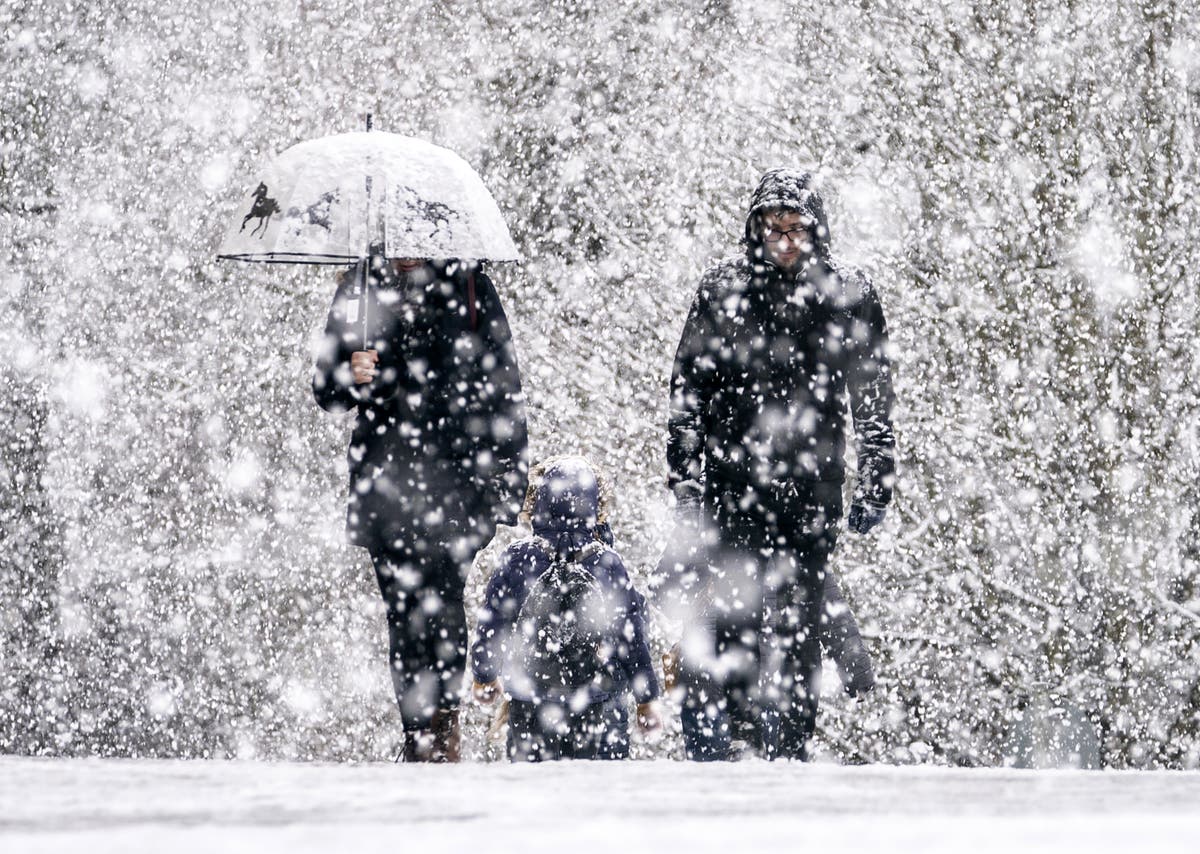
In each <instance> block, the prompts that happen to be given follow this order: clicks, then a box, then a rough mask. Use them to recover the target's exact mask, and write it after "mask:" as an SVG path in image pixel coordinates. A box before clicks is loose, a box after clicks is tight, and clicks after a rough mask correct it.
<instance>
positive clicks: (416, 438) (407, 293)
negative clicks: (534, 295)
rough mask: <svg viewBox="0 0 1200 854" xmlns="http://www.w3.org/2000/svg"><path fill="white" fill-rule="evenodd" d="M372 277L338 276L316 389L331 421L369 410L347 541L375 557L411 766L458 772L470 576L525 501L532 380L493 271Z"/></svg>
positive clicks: (434, 266) (445, 266)
mask: <svg viewBox="0 0 1200 854" xmlns="http://www.w3.org/2000/svg"><path fill="white" fill-rule="evenodd" d="M371 268H372V269H371V270H370V271H369V282H368V284H367V287H366V288H363V287H361V285H360V282H361V281H362V278H361V276H360V275H355V274H354V273H352V272H348V273H345V274H343V275H342V276H340V277H339V286H338V289H337V293H336V295H335V297H334V300H333V306H332V308H331V310H330V312H329V318H328V321H327V323H326V327H325V337H324V341H323V344H322V346H321V349H320V352H319V354H318V357H317V363H316V370H315V372H314V376H313V394H314V396H315V397H316V400H317V403H318V404H320V405H321V407H322V408H323V409H325V410H327V411H330V412H343V411H347V410H350V409H355V410H357V423H356V425H355V428H354V433H353V435H352V437H351V440H350V447H349V452H348V458H349V466H350V500H349V509H348V513H347V532H348V534H349V537H350V541H351V543H352V544H354V545H357V546H362V547H364V548H366V549H367V550H368V551H369V552H370V554H371V561H372V563H373V564H374V567H375V577H376V580H377V581H378V583H379V590H380V593H381V594H382V595H383V599H384V602H385V604H386V606H387V624H388V646H389V655H390V661H391V675H392V684H393V687H394V690H395V694H396V701H397V703H398V704H399V706H400V712H401V717H402V720H403V722H404V758H405V761H410V762H414V761H443V762H454V761H457V759H458V754H459V724H458V705H459V699H460V692H461V687H462V680H463V673H464V670H465V666H466V650H467V624H466V615H465V612H464V606H463V585H464V579H465V578H466V573H467V570H468V569H469V568H470V565H471V561H472V559H473V558H474V555H475V552H476V551H477V550H478V549H479V548H480V547H481V546H482V545H484V544H485V543H486V542H487V541H488V540H490V539H491V537H492V534H493V533H494V532H495V528H496V525H497V524H511V523H513V522H514V521H515V520H516V517H517V513H518V512H519V510H520V505H521V500H522V499H523V497H524V494H525V482H526V460H525V454H526V429H525V411H524V401H523V398H522V396H521V382H520V376H519V374H518V371H517V361H516V355H515V353H514V350H513V345H512V338H511V335H510V332H509V327H508V322H507V320H506V319H505V316H504V311H503V309H502V308H501V306H500V300H499V297H498V296H497V294H496V290H495V288H494V287H493V286H492V282H491V280H490V279H489V278H488V277H487V275H485V274H484V273H483V272H482V271H481V270H480V269H479V267H478V265H476V264H475V263H473V262H466V261H458V260H450V261H446V260H437V261H431V260H418V259H399V260H390V261H389V260H386V259H383V258H381V257H378V256H375V257H373V258H372V260H371ZM364 312H365V318H366V333H365V334H366V340H365V342H364Z"/></svg>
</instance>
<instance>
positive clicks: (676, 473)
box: [667, 280, 720, 498]
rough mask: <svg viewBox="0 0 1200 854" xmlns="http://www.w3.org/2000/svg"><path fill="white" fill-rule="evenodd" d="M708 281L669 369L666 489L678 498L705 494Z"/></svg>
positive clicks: (710, 375)
mask: <svg viewBox="0 0 1200 854" xmlns="http://www.w3.org/2000/svg"><path fill="white" fill-rule="evenodd" d="M708 285H709V283H708V281H707V280H705V281H701V283H700V287H699V288H698V289H697V291H696V298H695V299H694V300H693V301H692V308H691V311H689V312H688V318H687V322H686V323H684V326H683V335H682V336H681V337H680V339H679V347H678V348H677V349H676V351H675V364H674V367H673V368H672V370H671V401H670V415H669V417H668V421H667V484H668V486H670V488H671V491H672V492H674V493H675V495H676V497H677V498H684V497H688V496H696V497H698V496H700V495H701V494H703V491H704V443H705V439H706V436H705V428H704V422H705V418H704V415H705V410H706V409H707V408H708V402H709V400H710V399H711V397H712V394H713V390H714V385H715V376H716V368H717V356H718V353H717V348H718V347H719V346H720V343H719V339H718V337H717V333H716V317H715V315H714V306H713V305H712V298H711V292H710V289H709V286H708Z"/></svg>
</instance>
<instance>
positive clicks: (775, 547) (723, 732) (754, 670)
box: [681, 483, 842, 760]
mask: <svg viewBox="0 0 1200 854" xmlns="http://www.w3.org/2000/svg"><path fill="white" fill-rule="evenodd" d="M712 503H713V504H714V505H715V507H714V509H713V513H712V516H713V522H714V524H715V526H716V529H717V545H716V547H715V548H714V549H713V550H712V551H711V552H710V553H709V554H708V556H707V561H706V562H707V568H708V572H709V578H708V579H706V580H705V583H706V584H707V593H706V595H705V596H704V597H703V598H704V607H703V610H702V612H701V613H700V614H699V615H698V618H697V619H696V620H695V621H694V625H693V626H691V627H690V628H689V633H690V638H689V639H688V640H686V641H685V643H684V648H683V653H684V655H683V670H682V674H681V675H682V679H683V682H684V685H685V687H686V688H687V695H686V698H685V701H684V707H683V713H682V718H683V729H684V743H685V749H686V752H687V755H688V758H691V759H699V760H721V759H727V758H729V757H730V755H731V742H732V740H733V739H736V738H743V739H745V740H747V741H749V742H751V743H752V744H754V745H755V746H757V747H758V748H759V749H760V750H761V751H762V752H763V753H764V755H766V756H768V757H771V756H774V755H779V756H782V757H784V758H789V759H804V758H806V755H807V753H806V745H807V742H808V740H809V738H810V737H811V735H812V733H813V729H814V728H815V726H816V716H817V703H818V699H819V686H818V685H817V677H818V674H819V673H820V667H821V646H820V639H819V637H818V631H819V627H820V620H821V610H822V606H823V601H822V597H823V588H824V581H825V570H826V565H827V564H828V560H829V554H830V552H831V551H832V549H833V545H834V541H835V539H836V531H835V526H836V524H837V521H838V519H839V518H840V516H841V504H842V501H841V484H837V483H809V484H802V485H800V487H799V488H797V487H796V486H791V487H789V488H786V489H782V488H781V489H780V490H778V491H768V490H754V489H752V488H750V487H742V486H738V487H736V488H726V489H723V490H721V491H719V492H717V494H716V495H715V497H714V500H713V502H712Z"/></svg>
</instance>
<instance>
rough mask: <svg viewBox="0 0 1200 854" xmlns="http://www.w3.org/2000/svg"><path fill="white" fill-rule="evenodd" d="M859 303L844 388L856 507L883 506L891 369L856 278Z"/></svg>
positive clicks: (877, 318)
mask: <svg viewBox="0 0 1200 854" xmlns="http://www.w3.org/2000/svg"><path fill="white" fill-rule="evenodd" d="M862 287H863V292H864V293H863V300H862V303H861V305H860V306H859V308H858V310H857V311H855V317H854V322H853V324H852V328H851V340H850V342H849V343H850V346H851V347H852V348H853V355H852V357H851V365H850V373H849V376H848V377H847V383H846V385H847V388H848V390H849V392H850V411H851V413H852V414H853V416H854V436H855V440H856V443H857V448H858V482H857V483H856V485H855V489H854V498H855V500H857V501H866V502H869V503H871V504H875V505H878V506H886V505H887V504H888V502H890V501H891V500H892V486H893V484H894V482H895V479H896V462H895V452H896V434H895V432H894V431H893V429H892V407H893V406H894V404H895V394H894V392H893V391H892V366H891V361H890V359H889V358H888V352H887V351H888V331H887V322H886V321H885V320H884V317H883V306H882V305H881V304H880V302H879V297H878V295H877V294H876V293H875V289H874V288H873V287H872V286H871V284H870V282H869V281H867V280H866V279H865V277H863V278H862Z"/></svg>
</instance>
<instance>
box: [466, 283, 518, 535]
mask: <svg viewBox="0 0 1200 854" xmlns="http://www.w3.org/2000/svg"><path fill="white" fill-rule="evenodd" d="M477 276H478V279H479V281H478V282H477V284H478V286H479V287H480V289H481V291H483V292H484V293H485V294H486V296H485V304H486V305H487V310H486V312H485V313H484V317H483V322H484V328H482V329H481V330H480V332H481V333H482V335H483V339H484V341H485V343H486V345H487V355H486V357H485V359H484V365H483V371H482V376H481V377H480V381H479V387H478V389H477V392H478V398H477V410H476V411H477V412H478V413H479V416H480V419H479V423H478V424H477V425H476V429H478V430H480V431H481V433H480V435H479V436H478V437H477V452H476V455H475V457H476V466H477V476H478V477H479V478H480V481H481V484H480V485H481V487H482V490H483V493H484V495H485V496H486V497H487V498H486V500H487V501H488V503H489V505H490V506H491V508H492V518H493V519H494V520H495V521H496V522H497V523H499V524H502V525H512V524H515V522H516V520H517V515H518V514H519V513H520V511H521V505H522V504H523V503H524V501H525V486H526V482H527V479H528V475H529V458H528V454H529V438H528V430H527V427H526V421H525V395H524V394H523V393H522V391H521V372H520V370H519V369H518V367H517V350H516V347H514V346H513V340H512V331H511V330H510V329H509V326H508V318H507V317H505V315H504V309H503V308H502V307H501V305H500V299H499V297H498V295H497V294H496V291H495V288H494V287H493V286H492V283H491V281H490V280H489V279H488V278H487V277H486V276H484V275H483V274H477ZM480 451H483V452H486V453H479V452H480Z"/></svg>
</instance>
